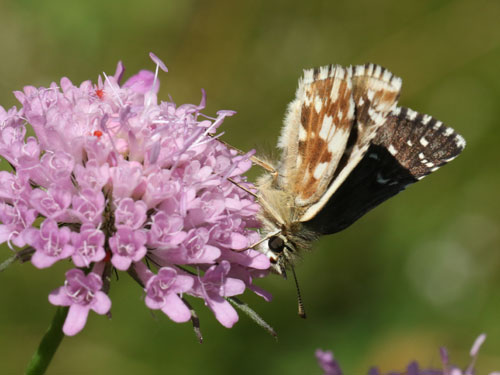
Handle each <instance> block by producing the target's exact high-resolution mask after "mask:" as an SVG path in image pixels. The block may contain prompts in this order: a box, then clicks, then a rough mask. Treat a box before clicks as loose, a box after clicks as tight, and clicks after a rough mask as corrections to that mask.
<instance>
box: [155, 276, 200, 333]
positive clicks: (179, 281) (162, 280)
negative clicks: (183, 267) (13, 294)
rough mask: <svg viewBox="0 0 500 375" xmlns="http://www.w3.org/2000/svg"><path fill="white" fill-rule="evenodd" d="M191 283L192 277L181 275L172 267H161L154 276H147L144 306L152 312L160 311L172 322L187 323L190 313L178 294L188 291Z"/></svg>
mask: <svg viewBox="0 0 500 375" xmlns="http://www.w3.org/2000/svg"><path fill="white" fill-rule="evenodd" d="M150 274H151V273H150ZM193 283H194V280H193V277H192V276H188V275H182V274H180V273H179V271H177V270H176V269H174V268H172V267H162V268H160V269H159V270H158V273H157V274H156V275H152V274H151V276H149V280H148V281H147V284H146V287H145V291H146V299H145V302H146V306H147V307H149V308H150V309H152V310H158V309H160V310H161V311H163V312H164V313H165V314H166V315H167V316H168V317H169V318H170V319H172V320H173V321H174V322H177V323H183V322H187V321H188V320H189V319H191V312H190V311H189V308H188V307H187V306H186V304H185V303H184V302H182V300H181V298H180V297H179V294H182V293H185V292H187V291H188V290H190V289H191V288H192V286H193Z"/></svg>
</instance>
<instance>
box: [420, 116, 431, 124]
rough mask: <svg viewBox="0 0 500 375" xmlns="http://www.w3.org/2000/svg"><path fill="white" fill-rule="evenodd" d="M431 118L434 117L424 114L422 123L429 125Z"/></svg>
mask: <svg viewBox="0 0 500 375" xmlns="http://www.w3.org/2000/svg"><path fill="white" fill-rule="evenodd" d="M431 119H432V117H431V116H429V115H424V117H423V118H422V124H424V125H427V124H428V123H429V121H431Z"/></svg>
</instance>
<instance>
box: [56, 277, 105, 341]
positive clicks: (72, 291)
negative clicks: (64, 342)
mask: <svg viewBox="0 0 500 375" xmlns="http://www.w3.org/2000/svg"><path fill="white" fill-rule="evenodd" d="M101 288H102V279H101V277H100V276H99V275H98V274H96V273H94V272H90V273H89V274H88V275H85V274H84V273H83V271H82V270H79V269H72V270H69V271H68V272H66V282H65V283H64V286H62V287H60V288H58V289H56V290H54V291H53V292H52V293H50V295H49V301H50V303H52V304H54V305H57V306H69V312H68V316H67V317H66V321H65V322H64V326H63V332H64V334H66V335H68V336H73V335H76V334H77V333H78V332H80V331H81V330H82V329H83V327H84V326H85V323H86V322H87V316H88V314H89V310H94V311H95V312H96V313H97V314H100V315H102V314H106V313H107V312H108V311H109V309H110V308H111V300H110V299H109V297H108V296H107V294H106V293H104V292H102V291H101Z"/></svg>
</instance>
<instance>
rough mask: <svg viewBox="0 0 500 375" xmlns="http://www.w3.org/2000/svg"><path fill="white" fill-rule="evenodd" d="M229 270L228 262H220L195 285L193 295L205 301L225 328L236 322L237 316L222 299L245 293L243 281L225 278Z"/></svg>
mask: <svg viewBox="0 0 500 375" xmlns="http://www.w3.org/2000/svg"><path fill="white" fill-rule="evenodd" d="M230 268H231V265H230V263H229V262H228V261H222V262H221V263H220V264H219V265H217V266H212V267H210V268H209V269H208V270H207V272H205V275H204V276H203V277H201V278H200V279H199V280H198V283H197V284H196V285H195V293H196V294H197V295H199V296H201V297H203V298H204V299H205V303H206V304H207V305H208V307H210V309H211V310H212V311H213V312H214V314H215V317H216V318H217V320H218V321H219V322H220V323H221V324H222V325H223V326H224V327H227V328H231V327H232V326H233V325H234V324H235V323H236V322H237V321H238V314H237V313H236V310H235V309H234V308H233V307H232V306H231V305H230V304H229V302H227V301H226V300H225V299H224V297H232V296H236V295H238V294H242V293H243V292H244V291H245V283H244V282H243V281H241V280H239V279H235V278H232V277H227V274H228V273H229V270H230Z"/></svg>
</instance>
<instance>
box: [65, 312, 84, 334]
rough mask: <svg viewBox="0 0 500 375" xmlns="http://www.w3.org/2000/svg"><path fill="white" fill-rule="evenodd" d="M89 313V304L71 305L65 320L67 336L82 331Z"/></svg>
mask: <svg viewBox="0 0 500 375" xmlns="http://www.w3.org/2000/svg"><path fill="white" fill-rule="evenodd" d="M88 315H89V308H88V306H82V305H78V304H76V305H71V306H70V308H69V311H68V316H67V317H66V320H65V321H64V326H63V332H64V334H65V335H66V336H74V335H76V334H77V333H78V332H80V331H81V330H82V329H83V327H85V323H87V317H88Z"/></svg>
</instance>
